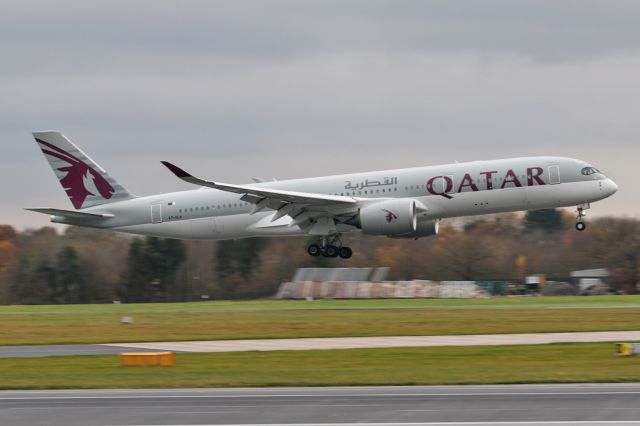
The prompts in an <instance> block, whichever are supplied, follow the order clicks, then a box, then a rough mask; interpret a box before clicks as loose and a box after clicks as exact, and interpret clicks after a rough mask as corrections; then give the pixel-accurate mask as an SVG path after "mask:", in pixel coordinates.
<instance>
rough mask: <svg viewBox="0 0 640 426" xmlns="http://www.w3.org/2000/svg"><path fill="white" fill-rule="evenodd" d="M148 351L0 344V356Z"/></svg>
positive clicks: (123, 347) (118, 348)
mask: <svg viewBox="0 0 640 426" xmlns="http://www.w3.org/2000/svg"><path fill="white" fill-rule="evenodd" d="M125 351H128V352H148V351H152V349H142V348H133V347H130V348H128V347H126V346H119V347H115V346H106V345H25V346H0V358H14V357H38V356H59V355H109V354H119V353H120V352H125Z"/></svg>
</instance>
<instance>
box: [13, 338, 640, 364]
mask: <svg viewBox="0 0 640 426" xmlns="http://www.w3.org/2000/svg"><path fill="white" fill-rule="evenodd" d="M628 341H640V331H597V332H578V333H523V334H474V335H450V336H383V337H321V338H301V339H251V340H209V341H206V340H205V341H192V342H140V343H109V344H99V345H97V344H96V345H33V346H0V358H10V357H38V356H55V355H98V354H117V353H120V352H140V351H173V352H243V351H284V350H313V349H358V348H402V347H433V346H495V345H539V344H547V343H584V342H628Z"/></svg>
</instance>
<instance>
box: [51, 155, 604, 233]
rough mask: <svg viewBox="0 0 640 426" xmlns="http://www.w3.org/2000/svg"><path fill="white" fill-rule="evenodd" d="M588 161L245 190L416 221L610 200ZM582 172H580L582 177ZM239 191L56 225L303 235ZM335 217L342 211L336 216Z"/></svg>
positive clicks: (535, 161)
mask: <svg viewBox="0 0 640 426" xmlns="http://www.w3.org/2000/svg"><path fill="white" fill-rule="evenodd" d="M587 167H588V164H587V163H585V162H583V161H580V160H575V159H570V158H562V157H526V158H514V159H503V160H492V161H475V162H469V163H457V164H449V165H443V166H429V167H418V168H410V169H398V170H386V171H377V172H366V173H355V174H347V175H336V176H326V177H317V178H309V179H295V180H284V181H277V182H263V183H255V184H251V185H245V186H247V187H253V188H268V189H271V190H286V191H298V192H302V193H312V194H327V195H336V196H344V197H351V198H353V199H355V200H358V202H359V203H360V204H361V205H367V204H368V203H376V202H379V201H380V200H387V199H402V198H410V199H414V200H416V201H417V202H419V203H421V204H422V205H423V206H425V207H426V211H421V212H420V215H419V218H418V220H420V221H422V220H434V219H442V218H451V217H460V216H471V215H482V214H489V213H499V212H509V211H519V210H534V209H543V208H554V207H566V206H576V205H588V203H591V202H594V201H598V200H601V199H603V198H606V197H608V196H610V195H612V194H613V193H614V192H616V190H617V186H616V184H615V183H614V182H613V181H611V180H610V179H608V178H607V177H606V176H604V175H602V174H601V173H599V172H597V173H593V174H589V175H586V174H584V170H585V169H586V168H587ZM581 171H582V172H581ZM241 198H242V195H241V194H236V193H232V192H226V191H220V190H217V189H211V188H201V189H196V190H190V191H182V192H173V193H167V194H160V195H153V196H145V197H138V198H134V199H129V200H124V201H118V202H114V203H110V204H104V205H100V206H95V207H91V208H87V209H83V210H82V211H83V212H87V213H99V214H104V215H108V216H109V218H108V219H105V220H104V221H102V222H101V223H100V224H99V225H96V224H93V223H92V224H87V223H85V222H83V221H82V220H80V219H79V220H74V219H71V218H63V217H56V216H54V217H53V218H52V220H53V221H54V222H60V223H68V224H74V225H81V226H82V225H84V226H94V227H100V228H108V229H113V230H116V231H121V232H128V233H134V234H141V235H152V236H158V237H169V238H181V239H236V238H246V237H254V236H284V235H303V234H305V235H306V234H308V231H307V230H305V229H302V228H300V227H299V226H297V225H294V226H291V223H292V220H293V219H292V217H290V216H286V215H285V216H283V217H281V218H279V219H277V220H275V221H272V220H271V219H272V218H273V216H274V214H275V211H274V210H272V209H268V208H267V209H263V210H261V211H259V212H256V213H255V214H251V212H252V210H253V209H254V205H253V204H252V203H250V202H247V201H243V200H242V199H241ZM336 214H340V212H339V211H338V212H336ZM353 230H358V224H357V223H353V222H351V223H349V222H346V223H337V225H336V231H337V232H340V233H342V232H348V231H353Z"/></svg>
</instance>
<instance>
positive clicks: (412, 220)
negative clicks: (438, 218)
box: [360, 198, 426, 236]
mask: <svg viewBox="0 0 640 426" xmlns="http://www.w3.org/2000/svg"><path fill="white" fill-rule="evenodd" d="M418 209H420V210H426V208H425V207H424V206H423V205H422V204H420V203H419V202H417V201H416V200H412V199H410V198H400V199H394V200H385V201H380V202H378V203H375V204H370V205H368V206H366V207H363V208H362V209H360V227H361V228H362V232H363V233H365V234H369V235H387V236H400V235H404V234H411V233H413V232H416V229H417V227H418V212H417V211H418Z"/></svg>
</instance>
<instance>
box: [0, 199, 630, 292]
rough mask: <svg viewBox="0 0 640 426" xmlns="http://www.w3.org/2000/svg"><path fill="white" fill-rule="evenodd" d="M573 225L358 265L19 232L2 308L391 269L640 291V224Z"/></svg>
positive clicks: (538, 226) (78, 233)
mask: <svg viewBox="0 0 640 426" xmlns="http://www.w3.org/2000/svg"><path fill="white" fill-rule="evenodd" d="M573 224H574V218H573V215H572V214H569V213H567V212H564V211H562V210H554V209H551V210H538V211H531V212H527V214H525V215H524V216H522V215H519V214H503V215H495V216H490V217H480V218H476V219H474V220H472V221H468V222H466V223H464V224H456V225H452V224H451V223H449V222H447V221H445V222H443V223H442V226H441V228H440V235H438V236H437V237H432V238H424V239H420V240H417V241H415V240H396V239H388V238H384V237H365V236H361V235H357V234H353V235H349V234H347V235H345V236H344V239H343V241H344V243H345V244H348V245H349V246H351V247H352V248H353V250H354V256H353V258H352V259H350V260H348V261H345V260H341V259H327V258H312V257H310V256H308V255H307V254H306V250H305V247H306V245H307V244H308V243H309V242H310V239H309V238H300V237H297V238H296V237H292V238H250V239H244V240H231V241H218V242H212V241H179V240H170V239H159V238H152V237H145V238H141V237H131V236H127V235H122V234H117V233H113V232H108V231H99V230H92V229H86V228H78V227H68V228H66V230H65V231H64V233H63V234H59V233H58V232H56V230H55V229H54V228H51V227H44V228H41V229H38V230H25V231H22V232H17V231H16V230H15V229H14V228H12V227H11V226H9V225H0V303H2V304H16V303H23V304H44V303H103V302H112V301H114V300H121V301H123V302H151V301H186V300H201V299H207V298H211V299H243V298H257V297H265V296H271V295H273V294H275V292H276V290H277V288H278V286H279V284H280V283H281V282H283V281H286V280H289V279H290V278H291V277H292V275H293V273H294V272H295V270H296V268H299V267H313V266H317V267H331V266H334V267H344V266H352V267H369V266H389V267H391V274H390V277H389V279H394V280H408V279H432V280H481V279H506V280H512V281H515V282H521V281H522V279H523V278H524V276H525V275H528V274H537V273H544V274H547V275H548V276H549V277H554V276H561V277H566V276H568V275H569V272H570V271H572V270H577V269H591V268H608V269H609V270H610V271H611V273H612V277H611V284H612V285H613V286H614V287H615V288H616V289H618V290H621V291H625V292H628V293H632V292H636V291H637V288H636V284H637V282H638V280H639V274H640V256H639V253H640V221H638V220H635V219H626V218H602V219H598V220H593V221H590V222H589V224H588V228H587V230H586V231H584V232H577V231H576V230H575V229H573Z"/></svg>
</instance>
